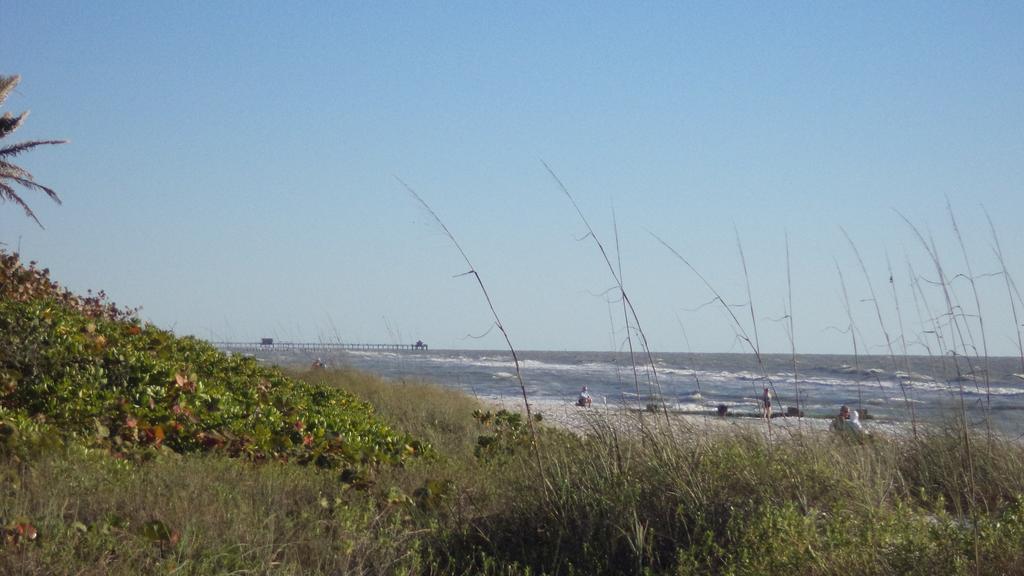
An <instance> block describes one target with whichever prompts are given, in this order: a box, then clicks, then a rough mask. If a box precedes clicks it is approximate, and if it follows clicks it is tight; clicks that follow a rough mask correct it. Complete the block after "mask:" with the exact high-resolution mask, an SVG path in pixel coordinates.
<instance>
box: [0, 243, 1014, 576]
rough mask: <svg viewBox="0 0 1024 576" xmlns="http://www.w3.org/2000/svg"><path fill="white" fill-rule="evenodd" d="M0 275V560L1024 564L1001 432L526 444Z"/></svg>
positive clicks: (430, 408)
mask: <svg viewBox="0 0 1024 576" xmlns="http://www.w3.org/2000/svg"><path fill="white" fill-rule="evenodd" d="M0 280H2V281H0V573H19V574H71V573H75V574H138V573H174V574H229V573H250V574H494V575H497V574H505V575H509V574H567V575H568V574H673V575H683V574H737V575H738V574H771V573H776V572H783V573H791V574H928V575H934V574H993V575H994V574H1018V573H1022V572H1024V568H1021V567H1022V566H1024V447H1022V446H1021V444H1020V443H1018V442H1013V441H1008V440H1001V439H998V438H995V437H988V436H985V437H976V438H973V439H972V441H971V442H970V445H971V447H972V454H971V458H968V457H967V454H966V452H965V443H964V441H963V438H964V432H963V430H961V429H958V428H954V429H950V430H944V431H930V432H924V433H921V434H919V436H918V437H917V438H914V437H911V436H905V437H893V438H884V437H883V438H876V439H874V440H873V441H871V442H857V441H855V440H851V439H850V438H844V437H839V436H836V435H832V434H827V435H818V436H813V435H810V434H807V435H797V436H794V437H792V438H788V439H786V440H783V441H781V442H778V441H777V442H775V443H769V442H768V441H767V440H766V439H765V438H764V436H763V435H762V434H759V433H757V432H753V431H752V432H750V433H735V434H718V435H707V434H705V433H703V432H701V431H698V430H689V429H682V428H678V427H676V428H670V427H668V426H667V425H665V424H663V423H662V421H661V420H660V419H658V418H651V417H648V421H649V424H650V425H649V426H645V427H644V428H642V429H641V430H642V436H640V437H637V436H635V435H628V434H624V433H623V431H622V430H619V429H616V428H614V427H612V426H610V425H608V423H607V422H603V421H599V420H596V421H594V422H593V425H592V428H591V429H590V431H589V433H588V434H587V435H586V436H577V435H574V434H570V433H567V432H564V431H561V430H558V429H553V428H550V427H546V426H543V425H541V426H537V442H538V444H537V446H539V448H540V450H539V455H540V458H538V457H537V456H538V452H535V451H534V450H533V446H534V443H533V442H534V441H533V436H532V434H531V433H530V431H529V428H528V422H527V421H526V420H525V419H524V418H523V417H522V416H521V415H519V414H517V413H510V412H507V411H497V412H493V411H490V410H488V408H487V407H486V406H482V405H480V404H479V403H478V402H476V401H474V400H473V399H471V398H469V397H467V396H465V395H462V394H460V393H457V392H454V391H451V390H447V389H444V388H441V387H438V386H435V385H431V384H426V383H419V382H401V383H397V382H386V381H382V380H380V379H378V378H375V377H372V376H369V375H366V374H362V373H359V372H355V371H352V370H337V371H324V370H311V371H306V372H299V373H289V374H284V373H281V372H279V371H278V370H276V369H268V368H264V367H261V366H259V365H258V364H257V363H256V362H255V361H253V360H250V359H245V358H239V357H230V356H226V355H223V354H221V353H219V352H217V351H216V350H214V349H212V348H211V347H210V346H208V345H207V344H205V343H203V342H200V341H198V340H195V339H191V338H177V337H174V336H173V335H172V334H170V333H168V332H164V331H161V330H158V329H157V328H155V327H152V326H146V325H143V324H142V323H140V322H139V321H138V320H137V319H136V317H135V315H134V313H133V311H131V310H123V309H120V308H118V307H117V306H114V305H112V304H110V303H109V302H107V301H106V299H105V297H104V296H103V295H102V294H99V295H96V296H91V295H90V296H86V297H79V296H75V295H73V294H70V293H68V292H66V291H64V290H62V289H61V288H60V287H59V286H57V285H56V284H54V283H53V282H51V281H50V280H49V277H48V275H47V272H46V271H45V270H39V269H37V268H36V267H34V266H33V265H29V266H27V267H26V266H23V265H21V264H20V263H19V262H18V260H17V258H16V257H15V256H13V255H8V254H2V258H0ZM541 424H543V420H542V421H541ZM407 434H408V435H407ZM413 438H416V439H418V440H413ZM538 466H542V467H543V468H542V469H538Z"/></svg>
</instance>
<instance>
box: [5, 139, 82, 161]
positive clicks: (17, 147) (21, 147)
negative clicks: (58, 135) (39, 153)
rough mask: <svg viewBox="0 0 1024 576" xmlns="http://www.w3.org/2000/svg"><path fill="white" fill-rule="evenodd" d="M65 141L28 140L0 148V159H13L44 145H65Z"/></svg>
mask: <svg viewBox="0 0 1024 576" xmlns="http://www.w3.org/2000/svg"><path fill="white" fill-rule="evenodd" d="M67 143H68V141H67V140H29V141H28V142H19V143H17V144H13V145H11V146H8V147H6V148H0V158H13V157H14V156H17V155H18V154H21V153H22V152H24V151H26V150H29V149H31V148H35V147H36V146H43V145H45V144H67Z"/></svg>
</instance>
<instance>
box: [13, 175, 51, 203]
mask: <svg viewBox="0 0 1024 576" xmlns="http://www.w3.org/2000/svg"><path fill="white" fill-rule="evenodd" d="M8 179H9V180H13V181H15V182H17V183H18V184H21V185H22V186H24V187H25V188H28V189H30V190H39V191H40V192H44V193H45V194H46V195H47V196H49V197H50V199H52V200H53V201H54V202H56V203H57V204H61V203H62V202H61V201H60V197H59V196H57V193H56V192H54V191H53V190H52V189H50V188H47V187H46V186H43V185H42V184H39V183H38V182H35V181H34V180H28V179H26V178H17V177H9V178H8Z"/></svg>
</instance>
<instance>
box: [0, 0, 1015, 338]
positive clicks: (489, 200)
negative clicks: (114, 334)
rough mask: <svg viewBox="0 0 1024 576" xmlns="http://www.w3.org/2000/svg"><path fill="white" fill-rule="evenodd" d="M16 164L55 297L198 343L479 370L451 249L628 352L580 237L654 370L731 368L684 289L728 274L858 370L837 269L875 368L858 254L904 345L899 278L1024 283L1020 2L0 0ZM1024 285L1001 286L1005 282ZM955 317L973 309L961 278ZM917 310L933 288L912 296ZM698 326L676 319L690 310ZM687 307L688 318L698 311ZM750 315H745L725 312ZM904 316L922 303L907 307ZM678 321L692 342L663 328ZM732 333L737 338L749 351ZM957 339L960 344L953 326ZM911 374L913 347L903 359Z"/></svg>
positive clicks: (549, 324)
mask: <svg viewBox="0 0 1024 576" xmlns="http://www.w3.org/2000/svg"><path fill="white" fill-rule="evenodd" d="M0 11H2V14H3V21H4V23H5V26H4V28H5V33H4V35H3V36H2V37H0V56H2V58H0V61H2V62H3V70H2V73H5V74H11V73H17V74H21V75H22V77H23V80H22V83H21V85H20V86H19V88H18V90H17V92H16V93H15V94H13V95H12V96H11V97H10V98H9V99H8V101H7V103H6V104H5V106H4V110H9V111H12V112H17V111H21V110H24V109H30V110H31V111H32V116H31V117H30V118H29V120H28V122H27V123H26V125H25V126H24V127H23V128H22V129H21V130H20V131H19V132H18V133H17V134H16V135H15V139H16V140H22V139H29V138H56V137H60V138H68V139H70V140H72V143H71V144H68V145H66V146H61V147H51V148H44V149H36V150H35V151H33V152H32V153H31V154H27V155H25V156H23V157H21V159H20V162H21V164H22V165H24V166H25V167H26V168H28V169H30V170H31V171H33V172H34V173H35V174H36V176H37V179H38V180H39V181H40V182H41V183H44V184H46V185H49V186H52V187H54V188H55V189H57V190H58V191H59V192H60V193H61V196H62V198H63V200H64V204H63V206H56V205H54V204H52V203H47V202H46V201H45V199H43V198H41V197H38V196H36V195H33V194H32V193H29V192H26V199H27V200H29V201H30V203H31V205H32V206H33V208H34V209H35V210H36V211H37V213H38V214H39V217H40V219H41V220H42V222H43V223H44V225H45V226H46V230H40V229H38V227H36V226H35V225H34V224H33V223H32V222H30V221H29V220H27V219H25V218H24V217H23V216H22V214H21V213H20V212H19V211H18V209H17V208H16V207H14V206H13V205H11V204H4V205H0V242H4V243H6V244H7V245H8V247H13V248H16V247H17V246H19V245H20V246H21V250H22V252H23V254H24V256H25V257H26V258H28V259H36V260H39V261H40V262H41V263H43V265H45V266H48V267H49V268H50V269H51V271H52V272H53V275H54V276H55V277H56V278H57V279H58V280H60V281H62V282H63V283H65V284H66V285H68V286H70V287H72V288H73V289H76V290H85V289H87V288H94V289H99V288H102V289H105V290H106V291H107V292H108V293H109V294H110V295H111V296H112V297H113V298H114V300H116V301H117V302H119V303H123V304H127V305H133V306H134V305H141V306H142V307H143V311H142V315H143V317H144V318H146V319H148V320H150V321H152V322H154V323H156V324H158V325H161V326H163V327H166V328H173V329H174V330H175V331H176V332H178V333H183V334H185V333H191V334H196V335H199V336H201V337H204V338H214V339H232V340H253V339H256V338H259V337H262V336H273V337H277V338H279V339H294V340H298V339H302V340H318V339H324V340H335V339H341V340H345V341H357V340H358V341H375V342H398V341H402V342H408V341H414V340H416V339H423V340H425V341H427V342H429V343H430V344H432V345H434V346H437V347H447V348H500V347H502V346H503V341H502V340H501V339H500V336H499V335H498V334H497V333H496V332H493V331H492V332H491V333H490V334H487V335H486V336H484V337H482V338H466V335H467V334H475V335H479V334H482V333H485V332H486V331H487V330H488V328H489V327H490V325H491V319H490V316H489V312H488V310H487V308H486V304H485V302H484V301H483V299H482V296H481V294H480V293H479V291H478V289H477V287H476V285H475V284H474V283H473V281H472V280H471V279H469V278H466V277H462V278H455V277H454V276H455V275H457V274H459V273H461V272H464V271H465V269H466V267H465V265H464V264H463V262H462V261H461V258H460V256H459V254H458V252H457V251H456V250H455V249H454V248H453V247H452V246H451V245H450V243H449V242H448V241H447V239H446V238H445V237H444V236H443V234H441V232H440V231H439V230H438V228H437V227H436V226H435V225H434V224H433V222H432V220H431V219H430V217H429V216H428V215H426V214H425V213H424V211H423V210H421V209H420V208H419V207H418V206H417V204H416V202H415V201H414V200H413V199H412V198H411V197H410V195H408V194H407V193H406V192H405V191H404V189H403V188H402V186H401V185H400V184H399V183H398V181H397V180H396V177H400V178H401V179H402V180H404V181H406V182H408V183H409V184H410V185H411V186H412V187H413V188H415V189H416V190H417V191H418V192H419V193H420V194H421V195H422V196H423V197H424V198H425V199H426V200H427V201H428V202H429V203H430V204H431V205H432V206H433V208H434V209H435V210H436V211H437V213H438V214H439V215H440V216H441V218H443V219H444V221H445V223H446V224H447V225H448V227H449V228H450V229H451V230H452V232H453V233H454V234H455V236H456V237H457V238H458V240H459V241H460V242H461V244H462V245H463V248H465V250H466V252H467V253H468V254H469V256H470V258H471V259H472V260H473V262H474V264H475V265H476V267H477V270H478V271H479V272H480V274H481V276H482V278H483V280H484V282H485V283H486V285H487V287H488V289H489V290H490V292H491V296H492V297H493V299H494V302H495V305H496V308H497V310H498V312H499V314H500V315H501V316H502V319H503V321H504V323H505V325H506V327H507V328H508V330H509V333H510V335H511V337H512V340H513V343H514V344H516V345H517V346H518V347H520V348H523V349H555V350H561V349H594V350H606V349H615V348H619V347H620V346H621V345H622V341H623V339H624V337H625V332H624V330H623V327H622V322H621V320H620V319H621V316H622V314H621V310H620V309H619V308H617V307H616V306H617V304H614V303H612V304H609V303H608V302H607V300H608V297H607V295H602V293H603V292H604V291H606V290H607V289H608V288H609V287H611V286H612V281H611V278H610V277H609V275H608V273H607V270H606V269H605V267H604V264H603V262H602V261H601V258H600V254H599V252H598V251H597V250H596V248H595V247H594V246H593V244H592V243H591V242H590V241H589V240H585V241H580V240H579V239H580V238H581V237H582V236H583V235H584V233H585V228H584V226H583V225H582V224H581V222H580V221H579V219H578V218H577V216H576V214H575V212H574V210H573V208H572V206H571V205H570V204H569V202H568V201H567V200H566V198H565V197H564V196H562V195H561V193H560V191H559V189H558V187H557V185H556V184H555V183H554V181H553V180H552V179H551V177H550V176H549V175H548V174H547V172H546V171H545V169H544V167H543V165H542V160H543V161H545V162H547V163H548V164H550V165H551V166H552V168H553V169H554V170H555V171H556V172H557V173H558V175H559V177H560V178H561V179H562V180H563V181H564V182H565V183H566V185H567V186H568V187H569V189H570V190H571V191H572V192H573V194H574V195H575V196H576V199H577V201H578V202H579V204H580V207H581V208H582V209H583V211H584V212H585V214H586V215H587V216H588V218H589V219H590V220H591V223H592V225H593V226H594V228H595V231H596V232H597V234H598V235H599V237H600V238H601V239H602V240H603V241H604V242H605V243H606V244H607V245H608V247H609V248H614V245H615V234H614V227H613V216H612V215H613V213H614V214H615V220H616V221H617V228H618V238H619V243H620V247H621V255H622V269H623V276H624V278H625V283H626V289H627V291H628V292H629V293H630V295H631V298H632V300H633V302H634V304H635V305H636V307H637V311H638V314H639V316H640V321H641V323H642V326H643V328H644V329H645V331H646V332H647V336H648V338H649V340H650V342H651V344H652V346H653V347H654V348H655V349H658V350H666V351H668V350H686V349H687V348H690V349H693V350H695V351H743V347H742V346H741V345H740V344H739V343H737V340H736V338H735V329H734V327H733V326H732V325H731V322H730V320H729V319H728V317H727V316H726V315H725V314H724V313H723V312H722V310H721V308H720V307H714V306H709V307H704V308H700V306H701V304H703V303H705V302H707V301H708V300H710V299H711V298H712V295H711V294H710V293H709V292H708V290H707V289H706V288H705V287H704V285H703V284H702V283H701V282H700V281H699V280H698V279H697V278H696V277H695V276H694V275H693V274H692V273H691V272H690V271H689V270H688V269H687V268H686V267H685V266H683V265H682V264H681V263H680V262H679V261H678V260H676V259H674V257H673V256H672V255H671V254H670V253H669V252H668V251H667V250H665V249H664V248H663V247H662V246H660V244H659V243H658V242H657V241H656V240H654V239H653V238H652V236H651V233H654V234H657V235H658V236H660V237H662V238H664V239H665V240H666V241H667V242H668V243H670V244H671V245H672V246H673V247H674V248H676V249H677V250H678V251H679V252H680V253H682V254H683V255H685V256H686V257H687V258H688V259H690V261H691V262H692V263H693V265H694V266H695V267H696V268H697V269H698V270H700V272H701V273H702V274H703V275H704V276H706V277H707V278H708V280H709V281H710V282H711V283H712V284H713V285H714V286H715V288H716V289H717V290H718V291H719V292H720V293H722V295H723V296H724V297H725V298H726V299H727V300H728V301H730V302H732V303H734V304H743V303H745V302H746V301H747V297H746V289H745V281H744V275H743V270H742V266H741V262H740V258H739V254H738V249H737V241H736V237H737V235H738V236H739V238H740V240H741V242H742V245H743V249H744V253H745V256H746V259H747V264H748V267H749V273H750V283H751V289H752V292H753V302H754V305H755V317H756V318H758V322H759V324H758V333H759V337H760V339H761V346H762V348H763V349H765V350H768V351H788V350H789V340H788V338H787V336H786V332H785V330H784V328H783V324H782V323H780V322H774V321H772V320H771V319H772V318H778V317H780V316H783V315H784V314H785V311H786V302H787V282H786V248H785V235H786V234H788V235H789V242H790V252H791V258H792V277H793V301H794V310H793V311H794V319H795V324H796V345H797V348H798V349H799V350H802V351H804V352H837V353H846V352H849V351H850V346H851V344H850V337H849V336H848V335H845V334H842V333H841V332H840V331H838V330H836V328H845V327H846V326H847V325H848V324H849V320H848V319H847V317H846V313H845V311H844V308H843V304H842V291H841V287H840V283H839V279H838V275H837V273H836V267H837V265H838V267H839V268H840V269H841V270H843V274H844V276H845V278H846V283H847V288H848V291H849V293H850V299H851V300H852V308H853V313H854V317H855V323H856V325H857V327H858V329H859V331H860V333H861V336H862V338H863V342H864V345H865V346H867V347H868V349H870V350H873V351H876V352H882V351H884V342H885V339H884V337H883V335H882V332H881V329H880V328H879V326H878V321H877V319H876V317H875V316H876V315H875V310H874V306H873V304H872V303H871V302H870V301H868V299H869V297H870V292H869V288H868V286H867V283H866V281H865V278H864V275H863V274H862V273H861V272H860V268H859V266H858V264H857V262H856V259H855V258H854V256H853V253H852V250H851V249H850V246H849V244H848V243H847V241H846V240H845V238H844V236H843V233H842V230H841V228H842V229H845V230H846V231H847V232H848V233H849V235H850V236H851V237H852V238H853V240H854V241H855V243H856V245H857V247H858V248H859V250H860V251H861V253H862V255H863V257H864V260H865V263H866V265H867V268H868V271H869V275H870V277H871V279H872V282H873V283H874V288H875V290H876V292H877V293H878V299H879V301H880V304H881V305H882V307H883V312H884V313H885V318H886V319H887V322H888V326H887V328H888V330H889V331H890V332H891V333H892V334H893V335H894V334H896V333H898V332H899V330H898V329H897V328H896V325H897V315H896V310H895V306H894V304H893V302H894V301H893V298H892V296H891V292H889V284H888V267H887V264H886V260H887V258H888V259H889V260H890V261H892V263H893V268H894V271H895V274H894V281H895V285H896V288H897V297H896V300H897V301H899V302H900V305H901V314H902V315H903V316H904V322H905V326H906V327H905V331H906V333H907V337H908V338H909V339H911V340H914V339H915V338H916V339H921V338H922V336H921V334H922V331H923V328H922V324H921V321H920V320H919V317H918V316H917V315H916V314H915V312H914V301H913V299H912V294H911V292H912V289H911V283H910V280H909V273H908V271H907V262H908V261H909V262H911V263H912V266H913V267H914V269H915V271H917V272H918V273H919V274H921V275H923V276H925V278H926V279H935V273H934V270H933V267H932V266H931V263H930V262H929V260H928V259H927V257H926V255H925V252H924V250H923V249H922V247H921V245H920V243H919V242H918V241H917V240H916V239H915V237H914V235H913V233H912V232H911V231H910V229H909V227H907V226H906V225H905V224H903V222H902V221H901V220H900V218H899V216H898V215H897V214H896V212H895V211H897V210H898V211H899V212H902V213H903V214H905V215H907V216H908V217H909V218H910V219H911V220H913V221H914V222H915V223H916V224H918V225H919V226H920V227H921V229H922V230H923V231H926V232H925V233H926V234H932V235H934V238H935V242H936V246H937V248H938V249H939V252H940V253H941V255H942V257H943V265H944V266H945V267H946V269H947V272H948V273H949V275H950V276H952V275H954V274H957V273H966V266H965V265H964V260H963V257H962V256H961V255H960V251H959V247H958V246H957V243H956V240H955V236H954V235H953V233H952V229H951V226H950V224H949V217H948V214H947V211H946V198H947V197H948V198H949V201H950V202H951V204H952V205H953V207H954V211H955V214H956V215H957V217H958V219H959V220H960V225H961V230H962V232H963V234H964V240H965V242H966V244H967V247H968V250H969V252H970V255H971V256H970V257H971V264H972V267H973V269H974V272H975V274H977V275H981V274H983V273H990V272H996V271H998V269H999V267H998V264H997V263H996V261H995V259H994V257H993V255H992V250H991V247H990V245H991V239H990V234H989V231H988V225H987V223H986V221H985V216H984V214H983V212H982V211H981V208H980V206H982V205H984V206H985V207H986V208H987V209H988V210H989V212H990V213H991V215H992V218H993V220H994V222H995V224H996V227H997V229H998V232H999V234H1000V239H1001V242H1002V244H1003V246H1004V249H1005V250H1006V252H1007V265H1008V266H1009V268H1010V271H1011V273H1015V274H1016V275H1017V276H1018V277H1019V278H1024V257H1022V256H1021V254H1020V252H1019V250H1018V249H1017V248H1018V247H1020V246H1022V245H1024V228H1022V227H1021V226H1020V217H1021V214H1024V201H1022V200H1021V198H1022V194H1021V188H1022V185H1024V102H1022V95H1024V35H1021V34H1020V30H1021V29H1022V28H1024V7H1022V6H1021V5H1020V4H1019V3H985V4H981V3H935V2H921V3H866V2H857V3H798V2H790V3H712V2H707V3H621V4H612V3H568V2H565V3H483V2H466V3H456V2H445V3H431V4H428V3H402V4H399V3H347V2H346V3H342V2H319V3H315V2H310V3H280V2H217V3H206V2H202V3H201V2H181V3H152V2H137V3H127V2H88V3H86V2H41V1H31V2H27V1H21V0H5V1H4V2H3V5H2V7H0ZM1022 281H1024V280H1022ZM978 283H979V288H980V291H981V293H982V313H983V317H984V318H985V320H986V335H987V338H988V341H989V345H990V347H992V349H993V352H995V353H1000V354H1015V353H1016V347H1017V345H1016V333H1015V331H1014V326H1013V321H1012V318H1011V314H1010V312H1011V309H1010V304H1009V301H1008V300H1007V295H1006V288H1005V286H1004V284H1003V280H1002V278H1001V277H998V276H993V277H984V278H981V279H979V280H978ZM955 288H956V294H957V295H958V297H959V298H960V299H961V300H962V301H963V306H964V310H965V312H966V313H967V314H974V313H975V312H976V311H975V309H974V304H973V296H972V295H971V293H970V291H969V287H968V286H967V284H966V283H965V282H963V281H962V280H960V281H958V282H957V283H956V284H955ZM923 291H924V292H925V298H926V299H927V301H928V304H929V305H930V307H931V308H934V309H935V310H933V315H934V314H937V313H938V310H940V309H942V308H944V306H945V304H944V303H943V302H942V297H941V295H940V293H939V292H938V291H936V290H935V289H934V287H930V286H929V285H927V284H925V285H924V288H923ZM698 308H699V309H698ZM695 309H696V310H695ZM736 310H738V311H740V312H742V313H741V314H739V317H741V318H743V319H748V318H749V316H750V314H749V310H746V309H741V308H737V309H736ZM922 316H927V314H922ZM680 324H682V325H683V326H685V328H686V333H687V335H688V337H689V344H687V343H686V341H685V339H684V338H683V333H682V329H681V328H680ZM751 328H752V327H751V326H750V325H749V323H748V325H747V326H746V327H745V329H746V330H748V331H749V330H751ZM976 337H977V338H978V341H979V342H980V332H979V334H978V335H977V336H976ZM912 351H916V352H918V353H925V352H926V349H925V348H924V347H921V346H916V347H915V346H912Z"/></svg>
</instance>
